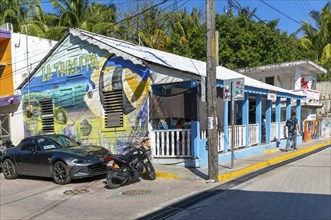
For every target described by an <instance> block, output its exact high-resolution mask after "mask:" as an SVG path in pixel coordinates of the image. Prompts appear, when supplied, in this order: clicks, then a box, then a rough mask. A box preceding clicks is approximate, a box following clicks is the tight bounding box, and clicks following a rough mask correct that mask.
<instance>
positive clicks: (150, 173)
mask: <svg viewBox="0 0 331 220" xmlns="http://www.w3.org/2000/svg"><path fill="white" fill-rule="evenodd" d="M143 142H144V141H143ZM124 152H126V153H124V154H111V155H110V157H111V160H113V164H112V169H111V170H110V171H109V172H108V173H107V176H106V183H107V186H108V187H109V188H110V189H115V188H118V187H120V186H122V185H125V184H130V183H133V182H135V181H136V180H138V179H139V177H142V176H143V174H144V171H145V173H146V176H147V177H148V178H149V179H150V180H155V179H156V174H155V170H154V167H153V165H152V163H151V161H150V160H149V158H148V155H147V150H146V148H145V146H144V144H143V143H142V144H141V146H140V147H134V146H133V145H129V146H128V147H126V148H125V150H124Z"/></svg>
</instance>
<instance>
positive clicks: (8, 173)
mask: <svg viewBox="0 0 331 220" xmlns="http://www.w3.org/2000/svg"><path fill="white" fill-rule="evenodd" d="M2 168H3V170H2V172H3V175H4V176H5V178H6V179H15V178H16V177H17V173H16V169H15V166H14V163H13V162H12V161H11V160H10V159H5V161H3V163H2Z"/></svg>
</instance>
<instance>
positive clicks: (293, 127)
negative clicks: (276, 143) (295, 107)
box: [285, 112, 299, 151]
mask: <svg viewBox="0 0 331 220" xmlns="http://www.w3.org/2000/svg"><path fill="white" fill-rule="evenodd" d="M286 126H287V128H288V131H287V142H286V149H285V151H288V147H289V146H290V144H291V142H292V139H293V149H294V150H298V149H297V133H298V132H299V125H298V119H297V118H296V115H295V113H294V112H293V113H292V115H291V118H289V119H287V121H286Z"/></svg>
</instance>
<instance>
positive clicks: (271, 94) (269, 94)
mask: <svg viewBox="0 0 331 220" xmlns="http://www.w3.org/2000/svg"><path fill="white" fill-rule="evenodd" d="M267 99H268V100H271V101H276V99H277V96H276V93H274V92H269V93H268V97H267Z"/></svg>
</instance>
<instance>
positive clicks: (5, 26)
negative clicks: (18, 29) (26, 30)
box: [0, 23, 14, 31]
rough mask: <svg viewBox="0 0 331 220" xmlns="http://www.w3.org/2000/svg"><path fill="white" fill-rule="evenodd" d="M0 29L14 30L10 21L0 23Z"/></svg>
mask: <svg viewBox="0 0 331 220" xmlns="http://www.w3.org/2000/svg"><path fill="white" fill-rule="evenodd" d="M0 29H2V30H7V31H14V28H13V25H12V24H11V23H6V24H2V25H0Z"/></svg>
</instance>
